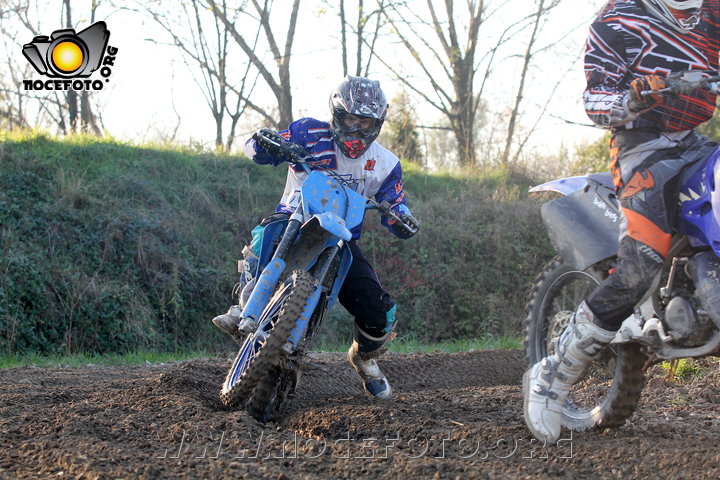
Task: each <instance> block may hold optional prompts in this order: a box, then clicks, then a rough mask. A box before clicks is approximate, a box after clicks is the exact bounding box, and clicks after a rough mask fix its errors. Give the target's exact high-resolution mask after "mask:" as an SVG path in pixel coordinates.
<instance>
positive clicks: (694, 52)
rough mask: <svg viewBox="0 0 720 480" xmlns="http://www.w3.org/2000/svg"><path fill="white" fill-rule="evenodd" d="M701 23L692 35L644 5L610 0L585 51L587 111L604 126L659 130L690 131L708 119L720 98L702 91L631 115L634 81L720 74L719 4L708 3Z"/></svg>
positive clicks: (709, 0)
mask: <svg viewBox="0 0 720 480" xmlns="http://www.w3.org/2000/svg"><path fill="white" fill-rule="evenodd" d="M699 15H700V22H699V23H698V25H697V26H696V27H695V28H694V29H693V30H691V31H690V32H687V33H681V32H678V31H677V30H674V29H673V28H671V27H670V26H668V25H665V24H664V23H662V22H661V21H660V20H658V19H656V18H655V17H654V16H652V15H651V14H650V13H649V12H647V11H646V10H645V8H644V7H643V6H642V4H641V3H640V2H639V0H611V1H610V2H608V4H607V6H606V7H605V8H604V9H603V11H602V12H601V13H600V15H599V16H598V18H597V19H596V20H595V22H594V23H593V24H592V25H591V26H590V34H589V35H588V40H587V45H586V49H585V76H586V79H587V88H586V90H585V93H584V97H583V98H584V101H585V110H586V111H587V114H588V116H589V117H590V119H592V120H593V122H595V123H596V124H598V125H601V126H605V127H617V126H621V125H622V126H624V128H626V129H647V130H657V131H680V130H690V129H692V128H694V127H696V126H698V125H700V124H701V123H703V122H705V121H707V120H709V119H710V118H711V117H712V115H713V112H714V110H715V103H716V95H714V94H713V93H711V92H709V91H706V90H701V89H697V90H695V91H694V92H693V93H692V94H690V95H680V96H679V97H677V98H666V100H665V102H664V103H663V104H662V105H661V106H659V107H656V108H653V109H651V110H648V111H645V112H643V113H642V114H640V115H638V114H632V113H629V112H628V110H627V108H626V106H625V102H626V92H627V91H628V89H629V87H630V82H631V81H632V80H634V79H636V78H639V77H642V76H645V75H659V76H667V75H668V74H670V73H672V72H678V71H683V70H713V71H716V70H718V50H719V49H720V0H705V1H704V2H703V6H702V8H701V11H700V13H699Z"/></svg>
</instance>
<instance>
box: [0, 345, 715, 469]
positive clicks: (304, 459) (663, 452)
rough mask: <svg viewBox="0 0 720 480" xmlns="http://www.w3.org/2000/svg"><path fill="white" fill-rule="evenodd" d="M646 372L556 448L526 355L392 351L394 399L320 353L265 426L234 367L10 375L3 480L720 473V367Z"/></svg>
mask: <svg viewBox="0 0 720 480" xmlns="http://www.w3.org/2000/svg"><path fill="white" fill-rule="evenodd" d="M706 364H707V365H708V371H709V372H710V373H706V374H705V375H704V376H703V377H702V378H701V379H697V380H693V381H692V382H689V383H684V384H678V383H675V382H669V381H665V380H664V379H663V378H662V375H663V371H662V370H660V369H659V368H658V367H654V369H653V370H651V372H650V373H649V382H648V386H647V387H646V389H645V392H644V397H643V401H642V405H641V412H640V413H636V414H635V415H634V416H633V417H632V418H631V419H630V421H629V422H628V423H627V424H626V425H625V426H624V427H622V428H619V429H615V430H608V431H604V432H603V431H592V432H585V433H582V434H578V433H575V434H574V435H573V436H572V439H570V434H569V433H567V435H564V437H566V439H565V440H564V441H561V442H560V444H559V446H557V447H552V448H548V449H544V448H543V447H542V446H541V445H538V443H537V442H535V441H533V440H531V437H530V436H529V434H528V432H527V430H526V428H525V424H524V422H523V420H522V415H521V411H522V396H521V389H520V385H519V384H520V379H521V376H522V371H523V368H524V366H523V364H522V361H521V353H520V352H519V351H512V350H495V351H482V352H470V353H462V354H452V355H446V354H432V355H419V356H411V355H398V354H394V355H389V356H387V357H386V358H385V359H384V360H383V361H382V362H381V365H382V366H383V367H384V370H385V372H386V373H387V374H388V377H389V379H390V381H391V382H392V384H393V386H394V388H395V396H394V398H393V400H391V401H389V402H384V403H383V402H377V401H374V400H373V399H371V398H368V397H366V396H365V395H364V394H363V392H362V391H361V388H360V386H359V383H358V382H357V380H356V379H355V377H354V373H353V372H352V371H351V370H350V367H348V366H347V364H346V363H345V362H344V361H343V359H342V357H341V356H340V355H335V354H323V355H316V356H314V357H313V358H311V359H310V360H309V361H308V364H307V368H306V370H305V372H304V375H303V378H302V380H301V382H302V383H301V385H300V387H299V390H298V397H297V398H296V400H295V402H294V403H293V405H292V406H291V407H290V411H289V412H287V415H286V418H285V420H284V421H282V422H281V423H279V424H269V425H268V426H267V427H263V426H262V425H260V424H259V423H257V422H256V421H255V420H253V419H252V418H251V417H249V416H248V415H247V414H245V413H244V412H237V411H228V410H225V409H223V408H222V406H221V404H220V403H219V400H218V389H219V385H220V383H221V382H222V380H223V377H224V375H225V370H226V368H227V367H228V366H229V362H228V361H225V360H219V359H208V360H193V361H190V362H183V363H177V364H168V365H148V366H145V367H93V366H88V367H83V368H80V369H49V370H48V369H38V368H18V369H11V370H5V371H1V372H0V478H103V479H104V478H263V479H265V478H275V479H295V478H342V479H347V478H373V479H380V478H391V479H394V480H399V479H406V478H412V479H424V478H438V479H455V478H458V479H460V478H462V479H465V478H548V477H553V476H560V477H563V478H588V479H590V478H647V479H652V478H673V479H675V478H693V479H697V478H707V479H717V478H720V446H719V445H720V365H718V360H717V359H714V360H708V361H707V362H706Z"/></svg>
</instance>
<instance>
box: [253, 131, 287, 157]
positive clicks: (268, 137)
mask: <svg viewBox="0 0 720 480" xmlns="http://www.w3.org/2000/svg"><path fill="white" fill-rule="evenodd" d="M252 138H253V140H255V142H256V143H257V144H258V145H259V146H260V147H261V148H262V149H263V150H265V153H267V154H268V155H272V156H280V155H282V153H283V149H282V147H280V145H282V144H283V143H285V139H284V138H283V137H282V135H280V134H279V133H277V132H276V131H275V130H270V129H269V128H261V129H260V130H258V131H257V132H255V133H253V136H252Z"/></svg>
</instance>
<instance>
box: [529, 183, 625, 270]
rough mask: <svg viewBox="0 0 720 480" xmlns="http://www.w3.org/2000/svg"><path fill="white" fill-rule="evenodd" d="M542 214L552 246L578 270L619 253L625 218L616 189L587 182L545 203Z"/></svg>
mask: <svg viewBox="0 0 720 480" xmlns="http://www.w3.org/2000/svg"><path fill="white" fill-rule="evenodd" d="M541 214H542V218H543V222H544V224H545V228H546V229H547V232H548V237H549V238H550V243H552V245H553V247H554V248H555V250H556V251H557V252H558V253H559V254H560V255H561V256H562V257H563V259H565V261H567V262H569V263H570V264H571V265H573V266H574V267H575V268H577V269H578V270H585V269H586V268H588V267H589V266H591V265H593V264H595V263H597V262H600V261H602V260H605V259H607V258H610V257H612V256H614V255H616V254H617V250H618V244H619V235H620V223H621V220H622V216H621V214H620V211H619V209H618V205H617V199H616V198H615V191H614V189H612V188H609V187H607V186H605V185H602V184H598V183H595V182H590V183H587V184H586V186H585V187H584V188H582V189H580V190H575V191H574V192H572V193H570V194H569V195H566V196H564V197H560V198H557V199H555V200H552V201H550V202H547V203H545V204H544V205H543V206H542V208H541Z"/></svg>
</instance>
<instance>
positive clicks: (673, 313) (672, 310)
mask: <svg viewBox="0 0 720 480" xmlns="http://www.w3.org/2000/svg"><path fill="white" fill-rule="evenodd" d="M664 321H665V326H666V327H667V328H668V330H669V332H668V333H669V334H670V336H672V337H673V339H674V340H675V341H676V342H677V343H678V344H680V345H682V346H684V347H694V346H698V345H701V344H703V343H704V342H705V341H706V340H707V338H708V335H709V334H710V332H711V331H712V330H713V329H714V328H715V324H714V323H713V321H712V320H711V319H710V317H709V316H708V315H707V314H705V313H704V312H699V313H698V311H697V309H696V307H695V306H694V305H693V303H691V301H690V300H688V299H687V298H685V297H683V296H679V295H677V296H674V297H673V298H672V299H671V300H670V301H669V302H668V304H667V307H666V308H665V319H664Z"/></svg>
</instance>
